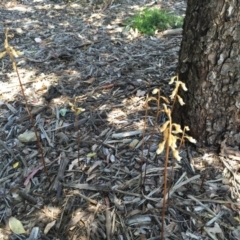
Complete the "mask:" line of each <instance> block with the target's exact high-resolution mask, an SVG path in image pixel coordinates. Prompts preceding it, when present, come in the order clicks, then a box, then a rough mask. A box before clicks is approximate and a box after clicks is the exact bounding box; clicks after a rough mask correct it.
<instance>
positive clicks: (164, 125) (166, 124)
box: [160, 120, 170, 132]
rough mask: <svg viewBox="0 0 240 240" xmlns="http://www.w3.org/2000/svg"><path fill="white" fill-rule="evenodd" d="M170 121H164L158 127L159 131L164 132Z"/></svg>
mask: <svg viewBox="0 0 240 240" xmlns="http://www.w3.org/2000/svg"><path fill="white" fill-rule="evenodd" d="M169 123H170V121H169V120H168V121H166V122H165V123H164V124H163V125H162V126H161V127H160V132H164V131H165V130H166V128H167V127H168V125H169Z"/></svg>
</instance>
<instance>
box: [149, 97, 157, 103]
mask: <svg viewBox="0 0 240 240" xmlns="http://www.w3.org/2000/svg"><path fill="white" fill-rule="evenodd" d="M147 101H148V102H150V101H156V102H157V99H156V98H155V97H149V98H148V99H147Z"/></svg>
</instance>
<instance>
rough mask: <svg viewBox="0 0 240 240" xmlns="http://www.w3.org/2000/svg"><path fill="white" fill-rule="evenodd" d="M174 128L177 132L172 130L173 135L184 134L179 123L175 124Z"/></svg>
mask: <svg viewBox="0 0 240 240" xmlns="http://www.w3.org/2000/svg"><path fill="white" fill-rule="evenodd" d="M172 126H173V127H174V129H175V130H172V133H174V134H177V133H182V132H183V131H182V129H181V126H180V125H179V124H177V123H173V124H172Z"/></svg>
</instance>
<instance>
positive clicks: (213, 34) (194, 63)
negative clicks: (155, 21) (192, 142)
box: [173, 0, 240, 146]
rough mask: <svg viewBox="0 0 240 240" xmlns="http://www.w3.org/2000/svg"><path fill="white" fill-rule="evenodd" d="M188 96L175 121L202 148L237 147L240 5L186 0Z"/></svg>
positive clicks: (182, 68) (183, 62)
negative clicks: (186, 127)
mask: <svg viewBox="0 0 240 240" xmlns="http://www.w3.org/2000/svg"><path fill="white" fill-rule="evenodd" d="M179 79H180V80H181V81H183V82H185V83H186V85H187V88H188V91H187V92H184V93H181V95H182V94H183V95H182V96H183V99H184V101H185V103H186V105H185V106H184V108H182V107H176V108H175V109H176V111H175V112H174V115H173V117H174V119H175V120H176V121H177V120H181V122H182V124H184V125H185V126H189V127H190V129H191V135H192V136H193V137H194V138H196V139H197V140H198V142H199V144H200V146H208V145H215V144H218V143H220V142H221V141H222V140H223V139H227V143H228V144H230V145H236V143H240V131H239V130H240V128H239V123H240V117H239V110H240V1H239V0H202V1H197V0H188V5H187V12H186V17H185V21H184V26H183V40H182V44H181V50H180V55H179Z"/></svg>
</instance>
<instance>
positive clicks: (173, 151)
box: [171, 148, 182, 161]
mask: <svg viewBox="0 0 240 240" xmlns="http://www.w3.org/2000/svg"><path fill="white" fill-rule="evenodd" d="M171 149H172V154H173V157H174V158H175V159H176V160H177V161H180V160H181V159H182V158H181V157H180V156H179V152H178V150H176V149H174V148H171Z"/></svg>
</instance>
